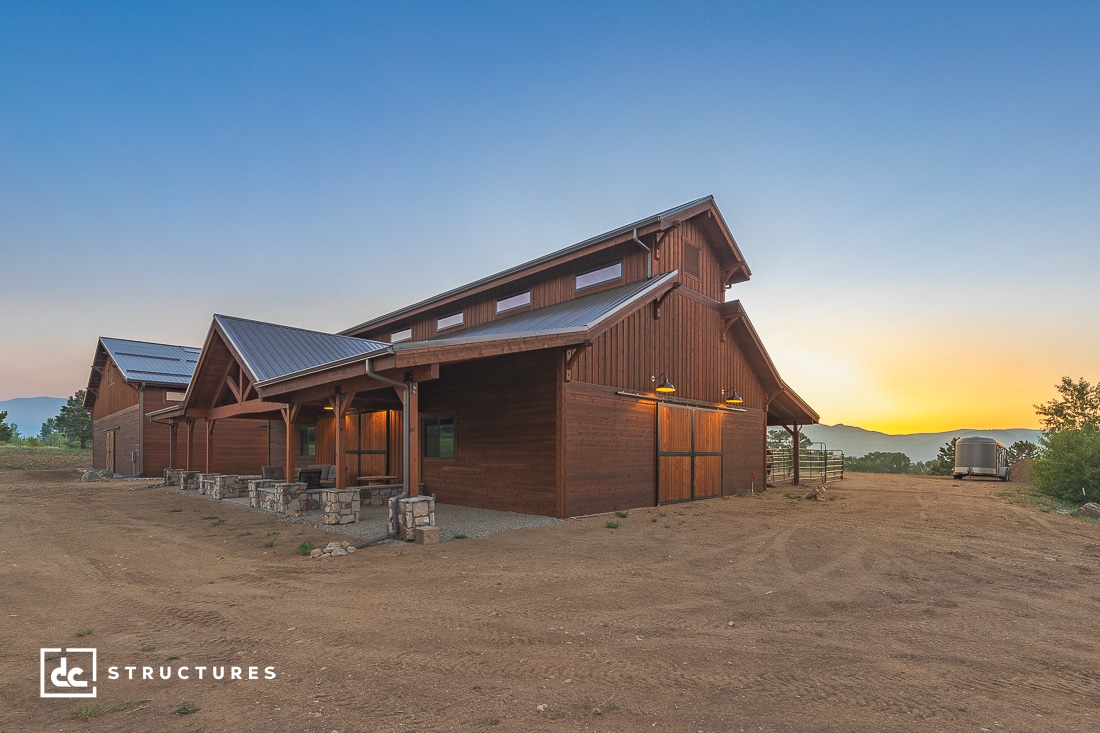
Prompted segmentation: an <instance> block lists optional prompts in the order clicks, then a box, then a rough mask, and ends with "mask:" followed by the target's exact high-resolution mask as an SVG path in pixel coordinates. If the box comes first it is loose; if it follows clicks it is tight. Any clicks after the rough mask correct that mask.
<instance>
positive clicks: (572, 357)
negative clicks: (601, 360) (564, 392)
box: [562, 341, 592, 382]
mask: <svg viewBox="0 0 1100 733" xmlns="http://www.w3.org/2000/svg"><path fill="white" fill-rule="evenodd" d="M591 345H592V342H591V341H585V342H584V343H582V344H577V345H576V346H574V347H572V349H568V348H567V349H566V350H565V369H564V371H563V372H562V374H563V375H564V376H563V380H564V381H566V382H571V381H573V365H574V364H576V363H577V359H578V358H580V355H581V352H582V351H584V350H585V349H587V348H588V347H589V346H591Z"/></svg>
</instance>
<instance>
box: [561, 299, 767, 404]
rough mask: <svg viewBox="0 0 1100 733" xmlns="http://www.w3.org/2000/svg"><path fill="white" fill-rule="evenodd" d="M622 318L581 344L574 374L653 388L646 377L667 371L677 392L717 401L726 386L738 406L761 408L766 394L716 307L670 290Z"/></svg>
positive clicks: (604, 382)
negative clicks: (657, 308)
mask: <svg viewBox="0 0 1100 733" xmlns="http://www.w3.org/2000/svg"><path fill="white" fill-rule="evenodd" d="M653 312H654V305H652V304H651V305H647V306H646V307H645V308H642V309H641V310H639V311H637V312H636V313H634V314H632V315H630V316H628V317H626V318H624V319H623V320H622V321H620V322H619V323H617V324H616V325H614V326H612V327H611V328H610V329H608V330H607V331H605V332H604V333H603V334H601V335H600V336H599V337H598V338H597V339H596V341H595V342H594V343H593V344H592V346H591V347H589V348H588V349H585V351H584V352H583V353H582V354H581V356H580V357H579V358H578V359H577V363H576V365H575V366H574V369H573V380H574V381H577V382H589V383H592V384H602V385H605V386H608V387H616V388H618V389H626V390H631V391H634V392H644V393H648V394H652V392H653V387H654V384H653V381H652V380H651V377H659V376H660V375H661V374H662V373H667V374H668V378H669V380H670V381H671V382H672V383H673V384H674V385H675V386H676V396H677V397H680V398H684V399H692V400H700V401H703V402H710V403H713V404H715V405H717V404H718V403H719V402H720V401H721V400H722V390H723V389H729V388H730V387H731V386H732V387H733V388H734V389H736V390H737V393H738V394H739V395H740V396H741V397H742V399H744V400H745V403H744V405H742V406H743V407H753V408H757V409H763V407H764V401H765V394H764V390H763V388H762V387H761V385H760V381H759V380H758V379H757V378H756V376H755V375H754V374H753V373H752V370H751V369H750V368H749V366H748V363H747V362H746V361H745V358H744V355H743V354H742V353H741V351H740V349H738V348H737V345H736V344H735V343H734V342H733V340H732V339H730V338H727V339H726V340H725V341H724V342H723V341H722V340H721V336H722V319H721V317H720V316H719V315H718V312H717V311H715V310H712V309H710V308H707V307H706V306H705V305H702V304H701V303H696V302H695V301H693V300H689V299H688V298H686V297H683V296H679V295H677V294H675V293H673V294H672V295H671V296H670V297H669V298H668V299H667V300H666V301H665V302H664V304H663V306H662V307H661V318H660V320H658V319H655V318H654V317H653Z"/></svg>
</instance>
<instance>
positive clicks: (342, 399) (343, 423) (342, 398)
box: [329, 392, 355, 489]
mask: <svg viewBox="0 0 1100 733" xmlns="http://www.w3.org/2000/svg"><path fill="white" fill-rule="evenodd" d="M354 399H355V393H354V392H353V393H351V394H344V393H343V392H336V393H335V394H333V395H331V396H330V397H329V405H331V406H332V415H333V418H334V419H335V421H336V425H335V434H336V435H335V438H336V488H338V489H345V488H347V485H348V475H347V474H348V466H347V463H348V459H347V415H348V409H349V408H350V407H351V403H352V400H354Z"/></svg>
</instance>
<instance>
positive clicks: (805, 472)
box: [768, 443, 844, 483]
mask: <svg viewBox="0 0 1100 733" xmlns="http://www.w3.org/2000/svg"><path fill="white" fill-rule="evenodd" d="M814 446H820V447H819V448H818V447H811V448H805V449H803V450H801V451H799V455H798V473H799V477H798V478H799V480H800V481H801V482H803V483H829V482H830V481H833V480H835V479H842V478H844V451H842V450H829V449H828V448H827V447H826V446H825V444H824V443H814ZM768 454H769V458H770V459H771V460H770V461H769V462H768V482H769V483H779V482H782V481H792V480H794V460H793V459H792V457H791V449H790V448H769V449H768Z"/></svg>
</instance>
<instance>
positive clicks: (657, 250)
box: [653, 222, 680, 262]
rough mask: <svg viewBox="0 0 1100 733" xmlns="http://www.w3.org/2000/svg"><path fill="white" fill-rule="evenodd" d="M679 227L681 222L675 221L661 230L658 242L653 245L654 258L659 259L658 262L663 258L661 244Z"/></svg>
mask: <svg viewBox="0 0 1100 733" xmlns="http://www.w3.org/2000/svg"><path fill="white" fill-rule="evenodd" d="M679 228H680V222H675V223H674V224H673V225H672V226H670V227H669V228H668V229H665V230H664V231H663V232H661V236H659V237H657V243H656V244H654V245H653V259H655V260H657V261H658V262H659V261H660V260H661V245H662V244H664V243H665V239H666V238H667V237H668V235H670V234H672V233H673V232H674V231H676V230H677V229H679Z"/></svg>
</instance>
